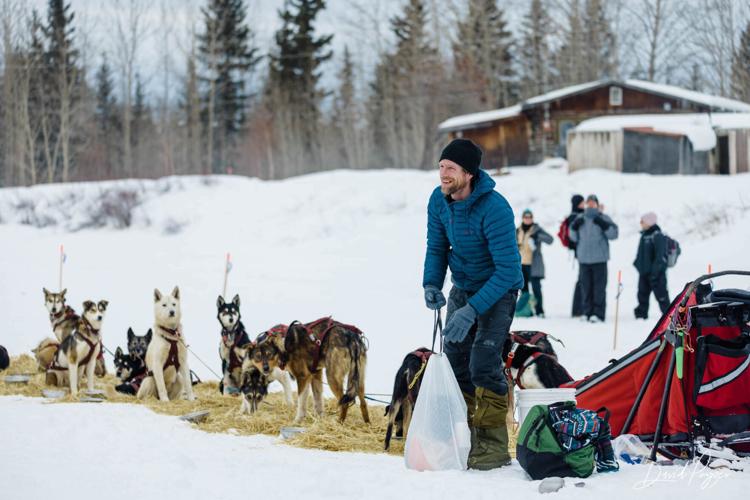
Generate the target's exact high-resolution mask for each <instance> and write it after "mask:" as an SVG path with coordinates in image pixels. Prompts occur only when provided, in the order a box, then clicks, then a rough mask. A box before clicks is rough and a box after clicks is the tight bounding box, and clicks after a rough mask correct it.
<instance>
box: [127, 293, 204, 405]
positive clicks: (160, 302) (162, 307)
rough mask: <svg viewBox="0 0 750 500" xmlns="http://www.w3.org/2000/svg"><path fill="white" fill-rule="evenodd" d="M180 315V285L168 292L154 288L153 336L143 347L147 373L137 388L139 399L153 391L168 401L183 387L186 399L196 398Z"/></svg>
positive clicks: (179, 394)
mask: <svg viewBox="0 0 750 500" xmlns="http://www.w3.org/2000/svg"><path fill="white" fill-rule="evenodd" d="M181 317H182V313H181V311H180V289H179V288H178V287H174V290H172V293H171V294H170V295H162V293H161V292H160V291H159V290H154V329H153V331H154V336H153V338H152V339H151V343H150V344H149V345H148V350H147V351H146V368H147V369H148V375H147V376H146V378H145V379H144V380H143V383H142V384H141V388H140V389H139V390H138V399H144V398H147V397H149V396H152V395H156V396H158V397H159V400H161V401H169V400H170V399H177V398H179V397H180V396H181V395H182V391H183V390H184V391H185V395H186V396H187V399H188V400H189V401H193V400H194V399H195V395H194V394H193V385H192V384H191V383H190V367H189V366H188V359H187V347H186V346H185V339H184V338H183V336H182V324H181V323H180V318H181Z"/></svg>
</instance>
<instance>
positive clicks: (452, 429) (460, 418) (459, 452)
mask: <svg viewBox="0 0 750 500" xmlns="http://www.w3.org/2000/svg"><path fill="white" fill-rule="evenodd" d="M423 377H424V378H423V379H422V385H421V387H420V389H419V396H418V397H417V403H416V405H415V406H414V414H413V415H412V419H411V424H410V425H409V432H408V434H407V436H406V447H405V448H404V460H405V461H406V467H407V468H408V469H414V470H419V471H423V470H466V461H467V459H468V458H469V449H470V448H471V435H470V433H469V424H468V422H467V421H466V402H465V401H464V397H463V396H462V395H461V388H460V387H459V386H458V382H457V381H456V376H455V375H453V369H452V368H451V365H450V363H449V362H448V358H447V357H446V356H445V354H437V353H436V354H433V355H432V356H431V357H430V360H429V361H428V363H427V368H426V369H425V372H424V375H423Z"/></svg>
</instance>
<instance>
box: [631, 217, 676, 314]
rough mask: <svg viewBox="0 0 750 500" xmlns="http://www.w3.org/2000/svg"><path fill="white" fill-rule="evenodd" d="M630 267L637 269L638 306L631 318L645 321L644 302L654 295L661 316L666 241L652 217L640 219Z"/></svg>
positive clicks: (666, 306)
mask: <svg viewBox="0 0 750 500" xmlns="http://www.w3.org/2000/svg"><path fill="white" fill-rule="evenodd" d="M633 265H634V266H635V268H636V269H637V270H638V307H636V308H635V317H636V318H640V319H648V302H649V298H650V297H651V292H654V296H655V297H656V300H657V302H659V308H660V309H661V312H662V314H663V313H664V312H666V311H667V309H669V292H667V239H666V238H665V237H664V235H663V234H662V232H661V228H659V226H658V225H657V224H656V214H655V213H653V212H648V213H646V214H643V217H641V241H640V242H639V243H638V253H637V254H636V256H635V262H633Z"/></svg>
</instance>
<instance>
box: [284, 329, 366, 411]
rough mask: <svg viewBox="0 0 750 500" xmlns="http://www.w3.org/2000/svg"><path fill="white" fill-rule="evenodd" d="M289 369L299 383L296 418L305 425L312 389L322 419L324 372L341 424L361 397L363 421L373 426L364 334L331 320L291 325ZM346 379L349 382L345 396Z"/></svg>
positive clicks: (287, 341)
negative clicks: (367, 396) (337, 408)
mask: <svg viewBox="0 0 750 500" xmlns="http://www.w3.org/2000/svg"><path fill="white" fill-rule="evenodd" d="M284 350H285V351H286V355H287V359H288V361H287V369H288V370H289V371H290V372H291V374H292V375H293V376H294V378H295V379H297V416H296V417H295V419H294V421H295V422H300V421H302V420H303V419H304V418H305V416H306V412H307V398H308V396H309V394H310V390H311V389H312V393H313V403H314V405H315V412H316V413H317V414H318V415H319V416H322V415H323V368H325V371H326V379H327V380H328V385H329V386H330V387H331V391H332V392H333V394H334V396H336V399H337V401H338V405H339V421H340V422H343V421H344V420H345V419H346V413H347V411H348V410H349V406H350V405H352V404H353V403H354V401H355V399H356V398H357V397H359V408H360V411H361V412H362V418H363V419H364V421H365V422H366V423H370V415H369V414H368V412H367V403H366V402H365V365H366V363H367V352H366V351H367V347H366V346H365V343H364V340H363V335H362V332H361V331H360V330H359V329H358V328H356V327H354V326H351V325H344V324H342V323H339V322H338V321H334V320H333V319H332V318H330V317H328V318H321V319H319V320H316V321H313V322H312V323H306V324H302V323H299V322H298V321H295V322H293V323H292V324H291V325H289V330H288V331H287V333H286V338H285V339H284ZM344 377H346V378H347V387H346V392H344Z"/></svg>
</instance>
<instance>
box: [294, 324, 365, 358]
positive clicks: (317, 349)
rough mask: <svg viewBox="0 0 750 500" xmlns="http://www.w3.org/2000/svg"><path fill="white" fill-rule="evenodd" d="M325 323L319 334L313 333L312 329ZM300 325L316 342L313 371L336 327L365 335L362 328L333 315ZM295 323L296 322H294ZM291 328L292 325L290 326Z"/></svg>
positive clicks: (311, 339)
mask: <svg viewBox="0 0 750 500" xmlns="http://www.w3.org/2000/svg"><path fill="white" fill-rule="evenodd" d="M323 323H325V328H323V330H321V331H320V333H318V334H317V336H316V335H315V334H314V333H312V329H313V328H315V327H316V326H319V325H321V324H323ZM297 324H298V325H299V326H301V327H302V328H304V330H305V332H306V333H307V336H308V337H309V338H310V341H312V342H313V343H314V344H315V350H314V351H313V364H312V370H311V371H313V372H315V371H317V370H318V363H319V362H320V350H321V346H322V345H323V342H324V341H325V339H326V337H327V336H328V334H329V333H330V332H331V330H333V328H334V327H337V326H338V327H341V328H343V329H344V330H348V331H350V332H353V333H356V334H357V335H363V333H362V330H360V329H359V328H357V327H356V326H354V325H347V324H345V323H341V322H339V321H335V320H334V319H333V318H332V317H331V316H328V317H325V318H320V319H316V320H315V321H313V322H311V323H304V324H301V323H297ZM292 325H294V323H293V324H292ZM290 328H291V326H290Z"/></svg>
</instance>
